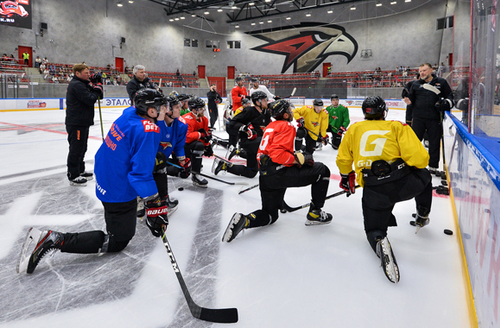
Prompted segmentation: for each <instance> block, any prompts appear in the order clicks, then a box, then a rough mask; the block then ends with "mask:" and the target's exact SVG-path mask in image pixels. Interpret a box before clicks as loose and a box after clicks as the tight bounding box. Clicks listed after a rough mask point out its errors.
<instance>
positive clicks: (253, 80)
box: [250, 77, 259, 83]
mask: <svg viewBox="0 0 500 328" xmlns="http://www.w3.org/2000/svg"><path fill="white" fill-rule="evenodd" d="M250 82H252V83H255V82H259V79H258V78H256V77H252V79H251V80H250Z"/></svg>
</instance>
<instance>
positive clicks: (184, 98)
mask: <svg viewBox="0 0 500 328" xmlns="http://www.w3.org/2000/svg"><path fill="white" fill-rule="evenodd" d="M189 98H191V96H190V95H187V94H185V93H181V94H180V95H178V96H177V99H179V101H184V100H188V99H189Z"/></svg>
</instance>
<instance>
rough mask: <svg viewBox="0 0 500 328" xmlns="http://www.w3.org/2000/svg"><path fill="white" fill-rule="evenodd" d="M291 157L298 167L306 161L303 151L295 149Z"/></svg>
mask: <svg viewBox="0 0 500 328" xmlns="http://www.w3.org/2000/svg"><path fill="white" fill-rule="evenodd" d="M293 157H294V158H295V161H296V162H297V163H296V164H297V166H298V167H302V165H304V163H305V161H306V159H305V156H304V153H302V152H301V151H296V152H295V154H293Z"/></svg>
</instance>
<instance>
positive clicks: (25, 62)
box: [23, 50, 30, 66]
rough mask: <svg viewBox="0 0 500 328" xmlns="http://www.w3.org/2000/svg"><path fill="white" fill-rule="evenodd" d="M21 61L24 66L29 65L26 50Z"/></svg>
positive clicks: (28, 56)
mask: <svg viewBox="0 0 500 328" xmlns="http://www.w3.org/2000/svg"><path fill="white" fill-rule="evenodd" d="M23 60H24V65H26V66H29V65H30V54H29V53H28V51H27V50H26V51H25V52H24V53H23Z"/></svg>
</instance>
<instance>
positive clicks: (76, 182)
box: [69, 176, 87, 187]
mask: <svg viewBox="0 0 500 328" xmlns="http://www.w3.org/2000/svg"><path fill="white" fill-rule="evenodd" d="M69 185H70V186H78V187H85V186H86V185H87V179H86V178H84V177H82V176H79V177H76V178H74V179H73V180H69Z"/></svg>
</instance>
